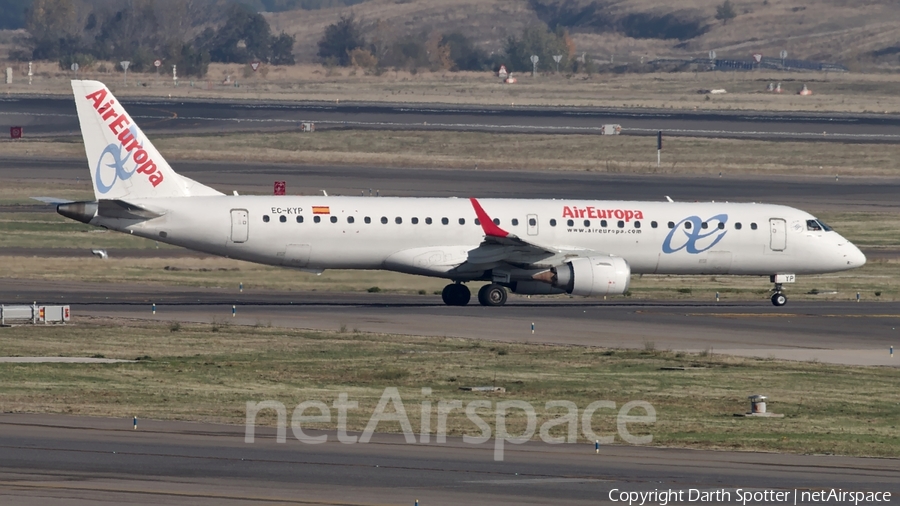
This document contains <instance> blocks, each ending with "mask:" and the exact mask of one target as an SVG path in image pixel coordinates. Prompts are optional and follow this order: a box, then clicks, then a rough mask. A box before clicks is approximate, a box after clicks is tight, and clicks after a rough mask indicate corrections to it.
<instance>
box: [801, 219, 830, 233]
mask: <svg viewBox="0 0 900 506" xmlns="http://www.w3.org/2000/svg"><path fill="white" fill-rule="evenodd" d="M806 230H809V231H811V232H831V227H829V226H828V225H826V224H824V223H822V222H821V221H819V220H806Z"/></svg>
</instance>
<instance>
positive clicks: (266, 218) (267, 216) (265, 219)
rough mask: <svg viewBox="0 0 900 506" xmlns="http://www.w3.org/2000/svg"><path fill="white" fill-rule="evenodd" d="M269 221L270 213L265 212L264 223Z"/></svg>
mask: <svg viewBox="0 0 900 506" xmlns="http://www.w3.org/2000/svg"><path fill="white" fill-rule="evenodd" d="M268 222H269V215H268V214H264V215H263V223H268Z"/></svg>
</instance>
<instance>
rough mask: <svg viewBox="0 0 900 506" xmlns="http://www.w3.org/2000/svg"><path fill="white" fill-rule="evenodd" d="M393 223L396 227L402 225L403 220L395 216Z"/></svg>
mask: <svg viewBox="0 0 900 506" xmlns="http://www.w3.org/2000/svg"><path fill="white" fill-rule="evenodd" d="M394 223H396V224H397V225H399V224H401V223H403V218H401V217H399V216H397V217H396V218H394Z"/></svg>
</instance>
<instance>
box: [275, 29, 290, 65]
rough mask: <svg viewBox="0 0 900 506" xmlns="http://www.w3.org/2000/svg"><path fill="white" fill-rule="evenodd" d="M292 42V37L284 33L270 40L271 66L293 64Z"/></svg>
mask: <svg viewBox="0 0 900 506" xmlns="http://www.w3.org/2000/svg"><path fill="white" fill-rule="evenodd" d="M294 42H296V40H295V39H294V36H293V35H288V34H286V33H284V32H282V33H281V35H279V36H278V37H274V38H273V39H272V65H293V64H294Z"/></svg>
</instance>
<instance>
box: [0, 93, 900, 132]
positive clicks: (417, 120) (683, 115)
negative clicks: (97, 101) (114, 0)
mask: <svg viewBox="0 0 900 506" xmlns="http://www.w3.org/2000/svg"><path fill="white" fill-rule="evenodd" d="M123 103H124V104H125V106H126V107H127V108H128V111H129V113H130V114H131V116H132V117H133V118H135V120H137V121H138V123H139V124H140V125H141V128H142V129H143V130H144V131H146V132H154V133H178V132H185V131H189V132H192V133H197V132H209V131H215V132H222V131H248V130H253V131H256V130H296V129H299V127H300V123H301V122H304V121H312V122H315V123H316V126H317V128H352V129H358V128H369V129H372V128H374V129H403V130H406V129H416V130H467V131H494V132H497V131H500V132H548V133H550V132H552V133H590V134H597V133H599V130H600V127H601V125H603V124H606V123H617V124H620V125H622V129H623V130H622V131H623V133H624V134H630V135H655V134H656V131H657V130H664V131H665V132H666V134H667V135H686V136H696V137H740V138H773V139H788V138H789V139H803V140H815V141H840V142H896V141H897V140H900V134H898V133H897V127H898V126H900V115H874V114H870V115H846V114H814V113H761V112H697V111H693V112H692V111H678V112H672V111H666V110H652V109H647V110H645V109H604V108H578V107H553V108H536V107H483V106H468V107H467V106H441V105H421V104H333V103H315V102H242V101H201V100H196V101H184V100H177V101H176V100H167V99H139V100H133V99H126V100H124V101H123ZM0 123H3V124H9V125H18V126H23V127H25V132H26V135H28V136H58V135H69V134H71V135H74V134H77V133H78V131H79V129H78V120H77V116H76V114H75V105H74V100H73V99H70V98H61V97H35V98H29V97H7V98H0ZM823 133H825V134H826V135H823Z"/></svg>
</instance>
